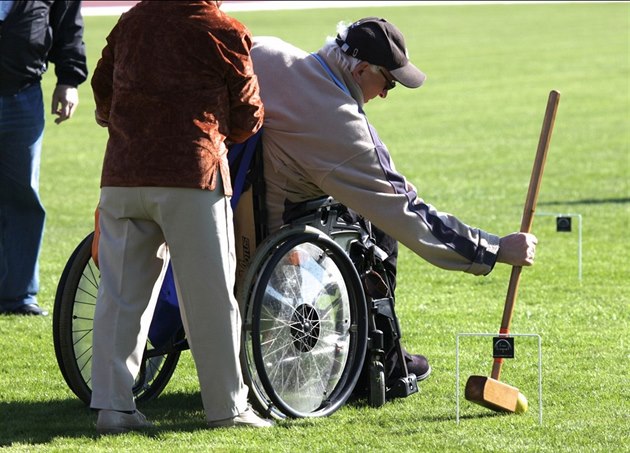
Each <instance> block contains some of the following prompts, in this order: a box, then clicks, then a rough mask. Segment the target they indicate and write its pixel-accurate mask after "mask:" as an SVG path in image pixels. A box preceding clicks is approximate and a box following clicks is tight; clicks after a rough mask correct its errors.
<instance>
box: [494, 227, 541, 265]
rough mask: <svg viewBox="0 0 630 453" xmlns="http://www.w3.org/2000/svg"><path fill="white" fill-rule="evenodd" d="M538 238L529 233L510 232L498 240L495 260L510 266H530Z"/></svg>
mask: <svg viewBox="0 0 630 453" xmlns="http://www.w3.org/2000/svg"><path fill="white" fill-rule="evenodd" d="M537 243H538V239H536V236H534V235H533V234H531V233H512V234H508V235H507V236H503V237H502V238H501V239H500V241H499V254H498V256H497V261H498V262H500V263H506V264H511V265H512V266H531V265H532V264H534V256H535V254H536V244H537Z"/></svg>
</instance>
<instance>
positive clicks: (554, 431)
mask: <svg viewBox="0 0 630 453" xmlns="http://www.w3.org/2000/svg"><path fill="white" fill-rule="evenodd" d="M368 15H380V16H383V17H386V18H388V19H389V20H390V21H392V22H394V23H395V24H397V25H398V27H399V28H400V29H401V30H403V32H404V33H405V35H406V39H407V44H408V47H409V53H410V55H411V58H412V60H413V61H414V62H415V63H416V64H417V65H418V66H419V67H420V68H422V69H423V70H424V72H426V73H427V75H428V80H427V83H426V84H425V86H424V87H422V88H420V89H418V90H405V89H403V88H397V89H396V90H394V91H393V92H391V94H390V95H389V96H388V98H387V100H386V101H382V100H375V101H372V102H370V103H369V104H368V105H367V108H366V110H367V113H368V116H369V118H370V120H371V122H372V123H373V124H374V125H375V126H376V127H377V129H378V131H379V134H380V136H381V138H382V139H383V140H384V141H385V143H387V145H388V147H389V149H390V151H391V153H392V155H393V156H394V159H395V161H396V165H397V168H398V169H400V170H401V171H402V172H403V173H404V174H405V175H406V176H407V177H408V179H409V180H410V181H412V182H413V183H414V184H415V185H416V187H417V188H418V190H419V193H420V194H421V196H422V197H423V198H425V199H426V200H427V201H428V202H430V203H432V204H434V205H435V206H436V207H438V208H439V209H441V210H443V211H447V212H452V213H454V214H456V215H457V216H458V217H459V218H460V219H462V220H464V221H465V222H467V223H469V224H472V225H476V226H479V227H481V228H484V229H486V230H488V231H491V232H494V233H497V234H501V235H503V234H506V233H509V232H512V231H515V230H517V229H518V227H519V225H520V216H521V213H522V209H523V208H522V207H523V203H524V201H525V195H526V192H527V184H528V182H529V174H530V171H531V167H532V163H533V158H534V154H535V151H536V146H537V143H538V138H539V134H540V128H541V124H542V118H543V114H544V108H545V104H546V100H547V96H548V93H549V91H550V90H551V89H557V90H559V91H560V92H561V93H562V97H561V100H560V106H559V109H558V114H557V118H556V125H555V130H554V135H553V138H552V141H551V146H550V150H549V156H548V159H547V167H546V170H545V175H544V178H543V182H542V187H541V192H540V196H539V204H538V212H539V213H543V212H544V213H548V214H551V215H548V216H537V217H536V220H535V222H534V228H533V232H534V233H535V234H536V235H537V236H538V238H539V247H538V253H537V263H536V265H535V266H534V267H533V268H530V269H525V270H524V272H523V276H522V279H521V287H520V292H519V300H518V301H517V304H516V310H515V313H514V318H513V321H512V331H513V332H516V333H523V334H525V333H532V334H538V335H540V336H541V338H542V350H543V352H542V355H543V369H542V374H543V424H542V426H540V425H539V423H538V413H539V412H538V411H539V409H540V403H541V402H540V400H539V398H538V380H537V379H538V368H537V360H538V357H537V354H538V350H537V344H536V341H535V340H532V339H530V338H522V339H520V338H517V339H516V343H517V345H516V349H517V358H516V359H514V360H512V361H507V363H506V364H505V366H504V373H503V376H502V379H504V380H505V381H506V382H508V383H510V384H512V385H515V386H517V387H518V388H519V389H521V391H522V392H523V393H525V394H526V395H527V396H528V398H529V400H530V410H529V412H527V413H526V414H524V415H521V416H515V415H511V416H501V415H495V414H494V413H492V412H489V411H487V410H486V409H483V408H481V407H478V406H473V405H471V404H470V403H468V402H467V401H465V400H463V399H462V400H461V407H460V415H461V420H460V423H459V425H458V424H457V423H456V421H455V409H456V403H457V401H456V398H455V390H456V385H455V383H456V379H455V361H456V355H455V338H456V334H457V333H462V332H473V333H484V332H495V331H497V330H498V328H499V324H500V320H501V312H502V308H503V303H504V300H505V293H506V288H507V282H508V278H509V268H508V267H507V266H499V267H497V268H496V269H495V270H494V272H492V274H490V275H489V276H487V277H473V276H469V275H464V274H461V273H454V272H446V271H443V270H440V269H437V268H435V267H432V266H431V265H429V264H428V263H426V262H425V261H423V260H421V259H419V258H418V257H416V256H415V255H413V254H412V253H410V252H409V251H408V250H406V249H403V250H402V251H401V257H400V268H399V283H398V291H397V301H398V303H397V311H398V314H399V316H400V317H401V322H402V327H403V331H404V343H405V345H406V346H407V348H408V349H409V350H410V351H412V352H419V353H423V354H425V355H427V356H428V357H429V358H430V359H431V363H432V366H433V374H432V376H431V377H430V379H429V380H428V381H426V382H423V383H422V384H421V385H420V393H419V394H416V395H413V396H411V397H409V398H406V399H403V400H398V401H395V402H392V403H388V404H387V405H386V406H384V407H383V408H380V409H372V408H369V407H367V406H366V405H364V404H353V405H349V406H346V407H344V408H342V409H341V410H339V411H338V412H336V413H335V414H333V415H332V416H330V417H328V418H320V419H302V420H285V421H282V422H280V423H279V424H278V426H277V427H276V428H274V429H271V430H214V431H210V430H206V429H204V420H203V411H202V406H201V400H200V397H199V392H198V384H197V380H196V375H195V372H194V369H193V367H192V361H191V359H190V354H189V353H185V354H184V357H183V359H182V362H181V363H180V365H179V366H178V369H177V370H176V372H175V375H174V376H173V378H172V380H171V382H170V383H169V385H168V386H167V388H166V390H165V392H164V393H163V394H162V395H161V396H160V397H159V398H158V399H156V400H154V401H152V402H150V403H147V404H146V405H145V406H143V407H142V410H143V412H144V413H145V414H147V416H148V417H149V418H150V419H151V420H152V421H154V422H155V423H156V424H157V429H156V430H155V431H154V432H152V433H150V434H147V435H142V434H130V435H124V436H119V437H111V438H100V439H99V438H97V437H96V436H95V429H94V423H95V416H94V414H92V413H90V411H89V410H88V409H87V408H86V407H85V406H83V405H82V403H80V402H79V401H78V400H77V399H76V397H75V396H74V395H73V394H72V393H71V392H70V391H69V390H68V388H67V386H66V384H65V382H64V380H63V378H62V376H61V374H60V372H59V369H58V367H57V364H56V361H55V356H54V351H53V344H52V316H49V317H47V318H38V319H33V318H28V319H27V318H13V317H0V331H1V332H2V333H1V335H0V348H1V349H2V350H4V351H5V352H6V353H5V354H4V357H3V359H2V362H1V363H2V365H0V446H5V447H6V448H7V449H8V450H10V451H40V450H46V451H96V450H99V451H150V450H153V451H162V450H170V451H252V452H253V451H270V452H271V451H274V452H276V451H489V452H500V451H541V452H543V451H544V452H557V451H580V452H581V451H602V452H609V451H630V446H629V445H630V444H629V443H628V432H630V344H629V343H630V283H629V275H630V273H629V265H628V262H629V261H630V253H629V250H628V249H629V248H628V236H629V234H630V231H629V220H630V211H629V206H630V192H629V188H628V181H629V177H630V155H629V150H628V143H629V124H630V122H629V119H630V118H629V111H630V106H629V93H628V91H629V61H628V60H629V29H630V27H629V25H630V24H629V17H630V5H629V4H628V3H598V4H595V3H568V4H535V5H501V4H496V5H485V6H473V5H470V6H421V7H420V6H409V7H391V8H363V9H361V8H355V9H330V10H307V11H270V12H247V13H238V14H235V16H236V17H237V18H238V19H240V20H242V21H243V22H244V23H245V24H246V25H247V26H248V27H249V28H250V29H251V31H252V32H253V33H254V34H257V35H266V34H273V35H277V36H280V37H283V38H285V39H287V40H288V41H290V42H293V43H295V44H296V45H298V46H301V47H303V48H305V49H307V50H316V49H317V48H318V47H319V46H320V45H321V44H322V43H323V41H324V38H325V36H326V35H330V34H333V33H334V31H335V24H336V22H337V21H339V20H345V21H352V20H355V19H358V18H360V17H364V16H368ZM115 20H116V19H115V18H113V17H87V18H86V19H85V21H86V36H85V41H86V43H87V47H88V56H89V66H90V68H91V69H93V68H94V66H95V64H96V61H97V60H98V57H99V55H100V50H101V48H102V47H103V44H104V39H105V36H106V35H107V33H108V31H109V30H110V29H111V27H112V25H113V24H114V23H115ZM51 72H52V71H51ZM53 83H54V80H53V77H52V76H51V75H49V76H47V77H46V79H45V96H46V99H47V101H46V102H47V104H46V105H47V106H48V102H49V101H48V99H49V98H50V94H51V88H52V84H53ZM80 95H81V105H80V106H79V110H78V112H77V115H76V116H75V117H74V118H73V119H72V120H71V121H69V122H67V123H64V124H62V125H61V126H57V125H55V124H54V123H53V122H52V118H51V117H50V115H48V120H49V121H48V126H47V129H46V136H45V139H44V155H43V162H42V176H41V186H42V197H43V200H44V203H45V205H46V207H47V211H48V220H47V230H46V236H45V242H44V247H43V250H42V256H41V287H42V288H41V294H40V301H41V304H42V305H43V306H44V307H45V308H47V309H49V310H52V306H53V301H54V294H55V290H56V285H57V281H58V279H59V276H60V274H61V271H62V269H63V266H64V264H65V262H66V260H67V258H68V257H69V255H70V253H71V252H72V250H73V248H74V247H75V246H76V244H77V243H78V242H79V241H80V240H81V239H82V238H83V237H84V236H85V235H86V234H87V233H88V232H89V231H91V229H92V225H93V224H92V222H93V220H92V219H93V211H94V208H95V206H96V203H97V200H98V193H99V178H100V167H101V161H102V155H103V150H104V146H105V141H106V131H105V130H103V129H101V128H99V127H98V126H96V124H95V123H94V121H93V111H94V104H93V101H92V97H91V92H90V87H89V83H85V84H84V85H82V86H81V88H80ZM47 108H48V107H47ZM557 213H565V214H566V213H571V214H576V215H577V214H579V215H581V216H582V219H583V225H582V265H583V272H582V274H583V275H582V279H581V280H580V279H579V278H578V254H577V250H578V242H579V241H578V231H577V219H574V225H573V231H572V232H571V233H558V232H556V231H555V219H554V217H555V214H557ZM460 355H461V360H460V374H461V376H460V379H461V382H460V385H461V389H460V390H462V391H463V384H464V382H465V380H466V378H467V376H469V375H470V374H482V375H489V373H490V367H491V347H490V342H489V340H488V339H487V338H480V337H470V338H465V339H463V340H462V341H461V344H460Z"/></svg>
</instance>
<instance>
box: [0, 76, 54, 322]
mask: <svg viewBox="0 0 630 453" xmlns="http://www.w3.org/2000/svg"><path fill="white" fill-rule="evenodd" d="M43 133H44V106H43V100H42V90H41V87H40V85H39V84H35V85H32V86H31V87H29V88H27V89H26V90H24V91H22V92H20V93H18V94H16V95H13V96H0V312H5V313H15V314H34V315H42V314H43V315H45V314H47V312H44V311H42V310H41V309H40V308H39V307H38V306H37V298H36V295H37V293H38V291H39V266H38V259H39V252H40V247H41V243H42V238H43V234H44V222H45V211H44V207H43V206H42V203H41V201H40V198H39V169H40V159H41V145H42V138H43Z"/></svg>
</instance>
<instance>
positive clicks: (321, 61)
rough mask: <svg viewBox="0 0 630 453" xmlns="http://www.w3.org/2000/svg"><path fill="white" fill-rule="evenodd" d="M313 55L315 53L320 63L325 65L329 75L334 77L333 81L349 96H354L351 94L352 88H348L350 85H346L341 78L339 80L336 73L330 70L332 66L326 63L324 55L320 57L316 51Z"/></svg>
mask: <svg viewBox="0 0 630 453" xmlns="http://www.w3.org/2000/svg"><path fill="white" fill-rule="evenodd" d="M311 55H313V56H314V57H315V58H316V59H317V61H319V62H320V64H321V65H322V66H323V67H324V69H325V70H326V72H327V73H328V75H329V76H330V77H331V78H332V79H333V82H335V84H336V85H337V86H338V87H339V88H341V89H342V90H343V92H344V93H346V94H347V95H348V96H352V95H351V94H350V90H348V87H346V86H345V85H344V84H343V82H342V81H341V80H339V79H338V78H337V77H336V76H335V74H333V72H332V71H331V70H330V68H329V67H328V65H327V64H326V62H325V61H324V59H323V58H322V57H320V56H319V55H317V54H316V53H312V54H311Z"/></svg>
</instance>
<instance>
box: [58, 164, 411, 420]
mask: <svg viewBox="0 0 630 453" xmlns="http://www.w3.org/2000/svg"><path fill="white" fill-rule="evenodd" d="M254 160H257V158H254ZM257 167H258V168H260V164H254V165H253V166H252V168H257ZM248 173H249V174H248V180H249V182H248V185H249V187H248V190H246V191H245V192H244V196H243V198H242V199H243V200H246V201H247V200H249V203H247V202H246V201H241V202H239V206H238V208H237V209H235V219H238V218H239V217H242V216H240V215H239V211H241V210H242V209H244V210H245V211H246V212H247V213H249V214H250V215H249V216H247V215H246V217H248V220H247V221H245V222H240V223H241V224H245V225H246V226H247V228H246V229H247V232H244V231H243V229H241V228H237V227H236V226H235V229H236V233H237V234H236V239H237V257H238V271H237V288H236V296H237V300H238V302H239V306H240V308H241V312H242V319H243V324H242V332H241V357H240V360H241V365H242V371H243V377H244V380H245V383H246V384H247V385H248V387H249V389H250V402H251V404H252V405H253V406H254V408H255V409H257V410H258V411H259V412H260V413H261V414H263V415H264V416H266V417H273V418H279V419H280V418H285V417H292V418H302V417H321V416H327V415H330V414H332V413H333V412H334V411H336V410H337V409H338V408H340V407H341V406H342V405H343V404H344V403H346V401H348V399H349V398H350V397H351V395H353V394H360V395H361V396H367V401H368V404H369V405H370V406H372V407H380V406H382V405H383V404H385V402H386V400H387V399H392V398H398V397H406V396H408V395H411V394H413V393H416V392H417V391H418V386H417V379H416V376H415V375H414V374H410V373H408V372H407V367H406V363H405V361H404V359H403V358H402V357H403V356H402V350H401V346H400V337H401V330H400V326H399V325H398V323H397V318H396V316H395V312H394V303H393V296H392V292H391V291H390V285H389V282H388V278H387V275H386V272H385V270H384V267H383V264H382V256H381V254H380V253H379V249H378V247H377V246H376V245H375V244H374V243H373V242H372V241H371V235H370V231H369V224H368V225H365V224H363V225H361V224H357V223H356V222H353V221H348V220H347V218H346V217H344V213H346V212H347V209H346V208H345V207H344V206H343V205H341V204H339V203H337V202H336V201H335V200H333V199H332V198H329V197H324V198H322V199H318V200H313V201H309V202H307V203H304V204H302V205H301V206H300V209H299V211H297V212H296V213H295V215H294V216H293V220H292V221H291V222H290V224H288V225H286V226H285V227H283V228H281V229H280V230H279V231H277V232H275V233H274V234H267V232H266V231H265V227H264V225H265V222H264V208H263V206H264V197H262V196H261V195H260V194H263V193H264V187H261V184H262V179H261V173H262V172H260V171H256V172H251V171H250V172H248ZM252 174H254V175H257V176H252ZM243 206H244V208H243ZM252 211H253V214H252ZM236 223H237V224H238V223H239V222H238V221H237V222H236ZM93 240H94V232H92V233H90V234H88V235H87V236H86V237H85V238H84V239H83V240H82V241H81V242H80V243H79V245H78V246H77V247H76V249H75V250H74V252H73V253H72V254H71V256H70V258H69V259H68V262H67V264H66V266H65V268H64V270H63V273H62V275H61V277H60V280H59V283H58V286H57V292H56V296H55V305H54V310H53V340H54V347H55V355H56V358H57V362H58V365H59V368H60V370H61V373H62V375H63V377H64V379H65V381H66V383H67V385H68V386H69V388H70V389H71V390H72V391H73V392H74V393H75V395H76V396H77V397H78V398H79V399H80V400H81V401H83V402H84V403H85V404H88V405H89V403H90V398H91V385H90V381H91V358H92V352H91V350H92V328H93V317H94V310H95V303H96V297H97V292H98V286H99V281H100V273H99V270H98V266H97V263H96V261H95V259H94V257H93ZM169 272H170V269H169ZM187 349H188V344H187V341H186V338H185V333H184V330H183V326H182V324H181V318H180V316H179V308H178V305H177V300H176V293H175V290H174V286H173V284H172V279H169V275H168V272H167V275H166V277H165V279H164V283H163V285H162V288H161V291H160V296H159V297H158V302H157V306H156V310H155V313H154V318H153V321H152V324H151V328H150V331H149V339H148V341H147V344H146V347H145V352H144V356H143V362H142V366H141V369H140V372H139V374H138V376H137V377H136V380H135V384H134V388H133V392H134V396H135V398H136V402H137V403H143V402H146V401H149V400H151V399H152V398H155V397H157V396H158V395H159V394H160V393H161V392H162V391H163V390H164V388H165V387H166V385H167V384H168V382H169V380H170V379H171V377H172V375H173V372H174V371H175V368H176V366H177V363H178V360H179V358H180V354H181V353H182V352H183V351H185V350H187ZM392 349H396V350H397V352H398V358H399V359H398V362H399V366H400V369H402V370H403V371H402V375H401V377H399V378H397V379H396V380H395V381H394V383H393V384H392V383H390V384H389V385H387V384H386V377H387V373H388V370H386V369H385V354H386V351H388V350H389V351H391V350H392ZM359 387H362V388H361V389H359Z"/></svg>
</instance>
